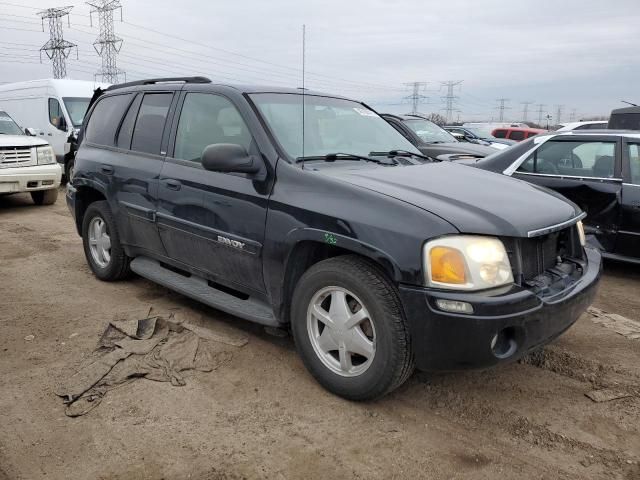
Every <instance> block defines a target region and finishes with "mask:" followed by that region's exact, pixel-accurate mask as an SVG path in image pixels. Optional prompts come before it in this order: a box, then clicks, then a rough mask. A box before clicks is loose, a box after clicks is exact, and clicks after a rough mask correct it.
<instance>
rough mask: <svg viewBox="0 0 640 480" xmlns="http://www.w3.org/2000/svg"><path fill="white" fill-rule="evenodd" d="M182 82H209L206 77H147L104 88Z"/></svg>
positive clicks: (111, 88) (113, 88)
mask: <svg viewBox="0 0 640 480" xmlns="http://www.w3.org/2000/svg"><path fill="white" fill-rule="evenodd" d="M169 82H184V83H211V80H210V79H209V78H207V77H166V78H148V79H146V80H136V81H135V82H126V83H116V84H115V85H111V86H110V87H108V88H107V89H106V90H115V89H117V88H126V87H134V86H136V85H154V84H156V83H169Z"/></svg>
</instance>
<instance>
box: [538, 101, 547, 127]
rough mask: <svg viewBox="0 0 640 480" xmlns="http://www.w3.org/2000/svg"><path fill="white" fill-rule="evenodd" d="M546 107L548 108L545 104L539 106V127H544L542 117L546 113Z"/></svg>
mask: <svg viewBox="0 0 640 480" xmlns="http://www.w3.org/2000/svg"><path fill="white" fill-rule="evenodd" d="M544 107H546V105H545V104H544V103H539V104H538V125H542V115H543V113H544Z"/></svg>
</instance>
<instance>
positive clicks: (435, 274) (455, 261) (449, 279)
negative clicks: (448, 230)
mask: <svg viewBox="0 0 640 480" xmlns="http://www.w3.org/2000/svg"><path fill="white" fill-rule="evenodd" d="M429 259H430V262H431V280H432V281H434V282H438V283H452V284H456V285H461V284H465V283H467V275H466V268H465V261H464V257H463V256H462V253H461V252H460V251H459V250H456V249H455V248H449V247H433V248H432V249H431V251H430V252H429Z"/></svg>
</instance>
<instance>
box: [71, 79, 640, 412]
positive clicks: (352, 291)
mask: <svg viewBox="0 0 640 480" xmlns="http://www.w3.org/2000/svg"><path fill="white" fill-rule="evenodd" d="M303 112H304V126H303V125H302V123H301V118H303V116H302V113H303ZM442 132H444V131H439V130H434V129H433V127H432V124H428V123H424V119H421V118H416V117H391V116H386V120H385V118H381V116H380V115H378V114H377V113H376V112H375V111H373V110H371V109H370V108H369V107H367V106H366V105H365V104H363V103H361V102H357V101H353V100H349V99H346V98H342V97H337V96H331V95H326V94H316V93H314V92H306V91H305V92H300V90H297V89H280V88H269V89H265V88H259V87H235V86H225V85H217V84H213V83H212V82H211V81H210V80H208V79H206V78H202V77H190V78H173V79H158V80H145V81H141V82H131V83H129V84H122V85H118V86H112V87H109V88H107V89H106V91H104V92H100V94H98V95H96V96H95V97H94V101H93V103H92V105H91V106H90V108H89V111H88V113H87V115H86V117H85V120H84V125H83V129H82V132H81V134H80V138H79V149H78V153H77V156H76V172H75V175H74V177H73V179H72V181H71V184H70V185H69V186H68V189H67V203H68V205H69V209H70V211H71V213H72V215H73V218H74V220H75V223H76V227H77V230H78V233H79V234H80V235H81V236H82V239H83V245H84V251H85V256H86V259H87V262H88V264H89V266H90V268H91V270H92V271H93V273H94V274H95V276H96V277H97V278H99V279H101V280H105V281H114V280H118V279H122V278H125V277H126V276H127V275H128V274H129V272H130V271H133V272H135V273H137V274H139V275H141V276H143V277H146V278H149V279H151V280H153V281H155V282H157V283H159V284H162V285H165V286H167V287H168V288H171V289H174V290H177V291H179V292H181V293H183V294H185V295H187V296H190V297H193V298H195V299H197V300H199V301H201V302H203V303H206V304H208V305H211V306H213V307H215V308H218V309H220V310H223V311H226V312H229V313H232V314H234V315H237V316H239V317H242V318H245V319H248V320H251V321H254V322H258V323H261V324H264V325H269V326H272V327H279V328H290V329H291V331H292V333H293V337H294V340H295V343H296V347H297V350H298V352H299V353H300V356H301V357H302V360H303V362H304V364H305V366H306V367H307V369H308V370H309V371H310V372H311V374H312V375H313V376H314V377H315V378H316V379H317V380H318V381H319V382H320V383H321V384H322V385H323V386H324V387H326V388H327V389H328V390H330V391H331V392H334V393H335V394H338V395H341V396H343V397H346V398H349V399H353V400H365V399H371V398H375V397H379V396H381V395H384V394H385V393H387V392H390V391H392V390H393V389H395V388H397V387H398V386H399V385H401V384H402V383H403V382H404V381H405V380H406V379H407V378H408V377H409V375H410V374H411V372H412V370H413V369H414V367H417V368H419V369H423V370H424V369H426V370H442V369H444V370H451V369H464V368H473V367H487V366H490V365H495V364H500V363H504V362H508V361H513V360H515V359H517V358H520V357H521V356H522V355H524V354H526V353H527V352H529V351H530V350H532V349H534V348H539V347H540V346H542V345H544V344H546V343H548V342H549V341H551V340H552V339H554V338H555V337H557V336H558V335H560V334H561V333H562V332H564V331H565V330H566V329H567V328H569V327H570V326H571V325H572V324H573V323H574V322H575V321H576V319H577V318H578V317H579V316H580V314H581V313H582V312H583V311H584V310H585V309H586V308H587V306H588V305H589V304H590V303H591V301H592V299H593V298H594V295H595V292H596V285H597V283H598V279H599V276H600V270H601V256H600V253H599V251H598V250H597V249H595V248H592V247H590V246H588V245H586V244H585V239H584V232H583V227H582V223H581V220H582V219H583V218H584V216H585V214H584V212H582V211H581V210H580V208H579V207H578V206H577V205H575V204H574V203H571V202H568V201H567V200H566V199H564V198H563V197H562V196H561V195H560V194H557V193H552V192H551V191H550V190H547V189H542V188H540V187H538V186H535V185H532V184H531V183H526V182H521V181H514V180H513V179H510V178H509V177H508V176H507V175H497V174H495V173H492V172H489V171H483V170H482V169H480V168H471V167H470V166H465V165H461V164H459V163H460V162H454V161H439V160H436V159H435V158H433V156H434V150H432V149H438V148H440V147H439V145H443V144H440V143H436V142H439V141H443V142H444V144H454V145H455V146H456V147H457V145H456V142H454V141H451V138H449V137H447V136H446V135H448V134H446V132H445V133H444V134H443V133H442ZM433 135H435V136H436V137H435V141H434V137H433ZM443 135H444V136H443ZM538 138H542V137H535V138H534V139H532V140H528V141H527V142H529V143H527V142H525V143H521V144H518V145H515V146H513V147H511V149H512V150H514V151H515V150H517V151H522V154H525V153H527V151H526V147H527V145H531V144H534V143H533V142H536V141H537V139H538ZM447 140H449V141H447ZM545 143H546V142H545ZM416 145H417V146H416ZM535 145H538V144H537V143H535ZM462 146H464V147H467V148H469V147H473V148H480V147H481V146H480V145H467V144H463V145H462ZM420 147H422V148H420ZM531 148H532V147H531ZM511 149H509V150H505V151H504V152H510V151H512V150H511ZM423 152H429V154H428V155H425V154H424V153H423ZM436 153H437V152H436ZM495 155H500V153H497V154H494V156H492V157H491V158H493V160H492V161H493V162H495V161H496V160H495V158H496V157H495ZM595 155H596V154H595V153H594V154H593V156H594V163H598V164H600V163H604V161H596V159H595ZM470 157H471V158H468V159H467V161H469V162H475V163H480V162H482V160H477V157H476V156H474V155H470ZM489 160H490V159H488V160H486V162H489ZM574 163H575V161H574ZM534 164H535V165H537V163H536V162H534ZM585 164H587V159H586V158H585V159H584V160H583V166H582V168H584V169H587V168H591V169H592V171H593V168H594V167H593V165H587V166H585ZM598 168H599V165H598ZM634 168H635V167H634ZM607 181H608V180H607Z"/></svg>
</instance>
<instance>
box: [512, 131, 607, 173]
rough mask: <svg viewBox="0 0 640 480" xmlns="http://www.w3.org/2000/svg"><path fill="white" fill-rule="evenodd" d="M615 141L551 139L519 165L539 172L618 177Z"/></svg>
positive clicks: (525, 170)
mask: <svg viewBox="0 0 640 480" xmlns="http://www.w3.org/2000/svg"><path fill="white" fill-rule="evenodd" d="M615 157H616V143H615V142H601V141H597V142H584V141H553V140H551V141H548V142H546V143H543V144H542V145H541V146H540V148H538V149H537V150H536V151H534V152H533V153H532V154H531V155H530V156H529V157H528V158H527V159H526V160H525V161H524V162H523V163H522V165H520V167H519V168H518V172H520V173H540V174H545V175H561V176H571V177H587V178H614V177H615Z"/></svg>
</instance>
